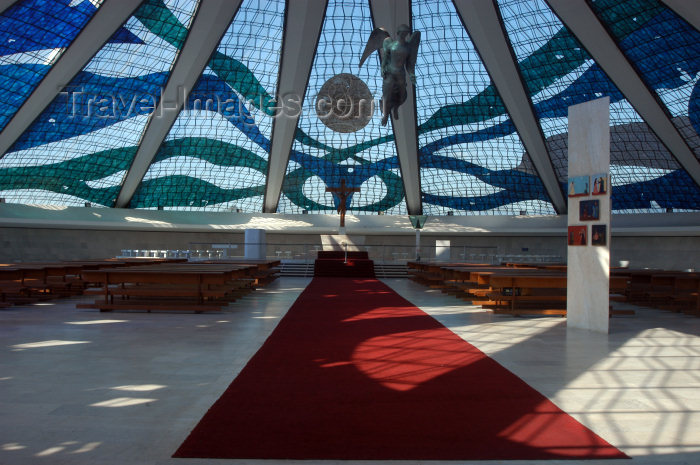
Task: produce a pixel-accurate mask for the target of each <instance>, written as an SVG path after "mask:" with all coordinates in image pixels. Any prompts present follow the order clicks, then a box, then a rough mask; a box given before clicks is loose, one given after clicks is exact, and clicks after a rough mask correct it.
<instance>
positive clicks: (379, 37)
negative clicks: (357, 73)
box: [360, 27, 391, 67]
mask: <svg viewBox="0 0 700 465" xmlns="http://www.w3.org/2000/svg"><path fill="white" fill-rule="evenodd" d="M387 37H391V36H390V35H389V33H388V32H387V31H386V29H384V28H383V27H378V28H376V29H375V30H374V31H372V34H370V36H369V40H367V45H365V51H364V52H362V58H360V67H362V64H363V63H364V62H365V60H366V59H367V58H368V57H369V56H370V55H371V54H372V53H373V52H374V51H376V50H381V48H382V45H383V44H384V39H386V38H387Z"/></svg>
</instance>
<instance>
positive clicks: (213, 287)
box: [79, 261, 278, 313]
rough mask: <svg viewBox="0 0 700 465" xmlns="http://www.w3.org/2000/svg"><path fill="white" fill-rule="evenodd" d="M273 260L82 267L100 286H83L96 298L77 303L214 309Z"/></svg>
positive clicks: (103, 307) (246, 287)
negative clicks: (104, 267)
mask: <svg viewBox="0 0 700 465" xmlns="http://www.w3.org/2000/svg"><path fill="white" fill-rule="evenodd" d="M276 264H278V262H275V261H272V262H264V263H253V262H248V263H246V262H207V263H203V262H193V263H180V264H161V265H149V266H132V267H127V268H110V269H98V270H85V271H83V278H84V279H85V280H86V281H91V282H99V283H100V286H99V287H96V288H92V289H89V290H87V291H86V293H87V294H90V295H99V296H101V297H102V299H97V300H95V302H94V303H92V304H79V307H80V308H98V309H99V310H100V311H112V310H145V311H152V310H169V311H194V312H197V313H201V312H204V311H220V310H221V308H222V307H224V306H226V305H228V303H230V302H233V301H235V300H236V299H238V298H239V297H241V296H242V295H245V294H247V293H249V292H251V291H252V290H253V289H255V287H256V286H258V285H261V284H260V283H261V280H260V277H261V275H264V276H265V277H266V278H269V277H270V276H272V275H274V272H275V271H274V266H276Z"/></svg>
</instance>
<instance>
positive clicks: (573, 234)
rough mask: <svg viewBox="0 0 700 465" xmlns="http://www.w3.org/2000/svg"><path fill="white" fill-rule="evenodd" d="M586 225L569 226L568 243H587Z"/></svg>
mask: <svg viewBox="0 0 700 465" xmlns="http://www.w3.org/2000/svg"><path fill="white" fill-rule="evenodd" d="M587 232H588V226H569V239H568V243H569V245H588V238H587V237H586V233H587Z"/></svg>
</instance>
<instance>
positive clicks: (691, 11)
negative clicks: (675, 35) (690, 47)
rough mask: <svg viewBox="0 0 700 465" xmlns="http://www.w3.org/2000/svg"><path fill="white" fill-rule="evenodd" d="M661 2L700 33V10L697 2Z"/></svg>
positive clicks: (667, 0) (664, 0)
mask: <svg viewBox="0 0 700 465" xmlns="http://www.w3.org/2000/svg"><path fill="white" fill-rule="evenodd" d="M661 2H662V3H665V4H666V6H667V7H669V8H670V9H672V10H673V11H674V12H675V13H676V14H677V15H678V16H680V17H681V18H683V19H684V20H686V21H687V22H688V23H690V25H692V26H693V27H694V28H695V29H697V30H698V31H700V8H698V4H697V2H693V1H688V0H661Z"/></svg>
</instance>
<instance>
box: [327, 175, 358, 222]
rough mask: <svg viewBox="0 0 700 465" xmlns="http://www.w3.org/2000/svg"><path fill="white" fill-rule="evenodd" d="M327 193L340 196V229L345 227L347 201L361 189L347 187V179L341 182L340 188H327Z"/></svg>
mask: <svg viewBox="0 0 700 465" xmlns="http://www.w3.org/2000/svg"><path fill="white" fill-rule="evenodd" d="M326 192H332V193H334V194H335V195H337V196H338V198H339V199H340V203H339V204H338V213H340V227H341V228H344V227H345V210H346V209H347V205H346V204H347V201H348V197H350V194H352V193H353V192H360V188H359V187H346V186H345V179H341V180H340V187H326Z"/></svg>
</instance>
